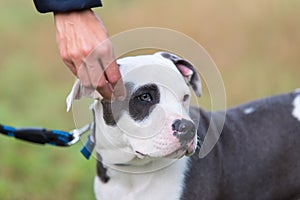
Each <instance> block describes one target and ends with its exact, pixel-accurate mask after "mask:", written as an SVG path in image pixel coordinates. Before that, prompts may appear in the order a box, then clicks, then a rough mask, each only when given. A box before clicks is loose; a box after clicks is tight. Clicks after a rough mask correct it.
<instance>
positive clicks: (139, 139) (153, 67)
mask: <svg viewBox="0 0 300 200" xmlns="http://www.w3.org/2000/svg"><path fill="white" fill-rule="evenodd" d="M118 64H119V66H120V70H121V73H122V76H123V80H124V83H125V87H126V92H127V96H126V98H125V100H122V101H118V100H115V101H113V102H107V101H104V100H101V98H100V99H96V100H95V102H94V104H93V105H92V110H93V113H94V122H95V136H94V137H95V138H94V139H95V142H96V152H97V155H98V166H97V172H98V175H97V176H96V177H95V183H94V189H95V194H96V197H97V199H99V200H179V199H181V200H200V199H205V200H214V199H222V200H223V199H229V200H254V199H255V200H275V199H278V200H283V199H288V200H299V199H300V91H299V90H298V91H297V90H296V91H294V92H292V93H288V94H283V95H279V96H274V97H270V98H266V99H262V100H257V101H254V102H250V103H246V104H243V105H241V106H238V107H235V108H231V109H228V110H227V111H226V112H225V111H224V112H219V113H220V114H224V115H225V123H224V126H223V129H222V131H221V135H220V138H219V140H218V142H217V144H216V145H215V146H214V148H213V149H212V151H211V152H210V153H209V154H208V155H207V156H206V157H204V158H201V159H200V158H199V148H196V147H197V146H198V147H199V146H200V145H201V143H202V141H203V139H204V138H205V136H206V134H207V131H208V127H209V126H211V127H216V126H218V123H219V121H218V120H217V118H213V119H212V120H211V116H212V114H217V115H218V113H210V112H206V111H204V110H202V109H201V108H194V107H191V108H190V107H189V101H190V96H191V94H190V91H189V88H188V85H190V86H192V88H193V89H194V91H195V93H196V94H197V95H199V96H200V94H201V83H200V79H199V77H198V75H197V73H196V71H195V69H194V68H193V66H192V64H191V63H189V62H188V61H186V60H184V59H182V58H179V57H177V56H175V55H173V54H169V53H162V52H160V53H156V54H154V55H144V56H136V57H127V58H123V59H119V60H118ZM79 84H80V83H79V82H78V81H77V82H76V84H75V86H74V87H73V90H72V91H71V93H70V95H69V98H68V100H67V103H68V106H69V107H70V105H71V104H72V101H73V99H74V98H79V97H80V96H81V95H83V94H84V93H85V92H84V91H83V90H82V87H78V85H79ZM80 88H81V90H80ZM94 95H95V94H94ZM197 118H198V120H196V121H199V123H198V122H197V124H196V123H195V120H194V119H197ZM212 130H213V129H212ZM216 131H217V129H216ZM197 144H198V145H197Z"/></svg>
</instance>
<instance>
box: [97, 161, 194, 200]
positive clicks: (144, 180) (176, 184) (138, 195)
mask: <svg viewBox="0 0 300 200" xmlns="http://www.w3.org/2000/svg"><path fill="white" fill-rule="evenodd" d="M126 167H132V166H118V170H116V169H113V168H111V167H108V168H107V171H106V175H107V177H109V179H108V181H106V182H104V181H103V175H102V178H98V177H96V180H95V183H96V184H95V187H97V188H95V191H96V196H97V198H98V199H118V198H116V197H120V196H121V197H123V198H122V199H124V200H125V199H126V200H127V199H135V200H139V199H141V200H152V199H163V198H164V197H166V196H168V199H170V200H175V199H176V200H178V199H179V198H180V196H181V193H182V190H183V183H184V174H185V172H186V170H187V168H188V157H183V158H181V159H179V160H174V162H173V163H171V164H170V165H168V166H165V167H164V168H161V169H158V170H156V171H152V172H148V173H134V172H133V171H132V170H131V172H126V171H125V170H124V171H120V169H126ZM114 195H115V196H114Z"/></svg>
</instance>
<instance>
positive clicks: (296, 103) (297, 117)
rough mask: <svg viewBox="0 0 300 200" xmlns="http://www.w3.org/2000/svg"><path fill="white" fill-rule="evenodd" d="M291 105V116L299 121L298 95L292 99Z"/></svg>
mask: <svg viewBox="0 0 300 200" xmlns="http://www.w3.org/2000/svg"><path fill="white" fill-rule="evenodd" d="M293 105H294V110H293V113H292V115H293V116H294V117H295V118H296V119H298V120H299V121H300V95H298V96H297V97H296V98H295V99H294V101H293Z"/></svg>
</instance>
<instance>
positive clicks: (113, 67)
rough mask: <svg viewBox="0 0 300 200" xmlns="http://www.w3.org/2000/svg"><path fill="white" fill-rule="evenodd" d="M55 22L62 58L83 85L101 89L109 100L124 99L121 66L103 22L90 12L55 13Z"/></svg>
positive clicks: (102, 93) (99, 90) (104, 96)
mask: <svg viewBox="0 0 300 200" xmlns="http://www.w3.org/2000/svg"><path fill="white" fill-rule="evenodd" d="M54 20H55V26H56V41H57V45H58V48H59V51H60V55H61V57H62V59H63V61H64V63H65V64H66V65H67V66H68V67H69V69H70V70H71V71H72V72H73V74H74V75H75V76H77V77H78V78H79V79H80V81H81V83H82V85H83V86H84V87H87V88H93V89H97V91H98V92H99V93H100V94H101V95H102V96H103V98H104V99H107V100H110V99H112V98H122V97H124V96H125V89H124V85H123V82H122V79H121V74H120V71H119V67H118V65H117V63H116V61H115V57H114V52H113V48H112V44H111V41H110V40H109V37H108V34H107V31H106V29H105V27H104V25H103V23H102V21H101V19H100V18H99V17H98V16H97V15H96V14H95V13H94V12H93V11H92V10H90V9H87V10H82V11H72V12H68V13H54Z"/></svg>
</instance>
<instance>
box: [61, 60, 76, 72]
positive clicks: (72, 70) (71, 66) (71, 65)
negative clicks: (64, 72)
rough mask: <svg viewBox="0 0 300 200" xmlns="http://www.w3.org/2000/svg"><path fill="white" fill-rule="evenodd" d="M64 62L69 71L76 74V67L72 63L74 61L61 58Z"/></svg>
mask: <svg viewBox="0 0 300 200" xmlns="http://www.w3.org/2000/svg"><path fill="white" fill-rule="evenodd" d="M63 61H64V63H65V64H66V65H67V67H68V68H69V69H70V70H71V72H72V73H73V74H74V75H75V76H77V69H76V67H75V65H74V63H73V62H72V61H69V60H63Z"/></svg>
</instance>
